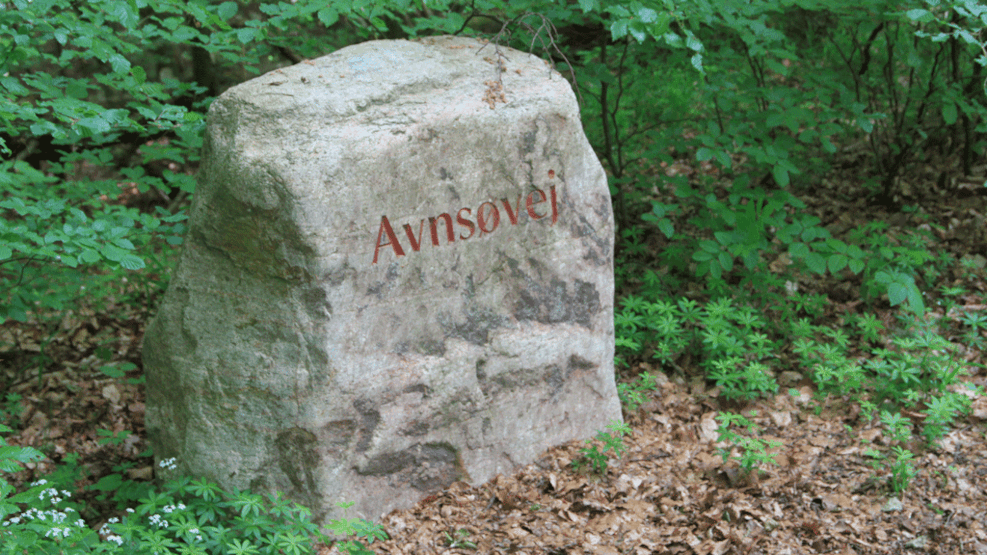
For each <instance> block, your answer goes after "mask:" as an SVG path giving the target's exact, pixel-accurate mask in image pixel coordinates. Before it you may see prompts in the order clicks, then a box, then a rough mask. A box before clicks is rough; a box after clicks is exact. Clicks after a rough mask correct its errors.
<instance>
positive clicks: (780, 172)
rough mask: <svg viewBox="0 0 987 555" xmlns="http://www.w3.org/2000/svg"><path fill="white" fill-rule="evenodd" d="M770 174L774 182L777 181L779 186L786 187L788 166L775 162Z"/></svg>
mask: <svg viewBox="0 0 987 555" xmlns="http://www.w3.org/2000/svg"><path fill="white" fill-rule="evenodd" d="M771 175H772V176H774V178H775V183H777V184H778V186H779V187H788V183H789V179H788V168H786V167H784V166H783V165H781V164H775V165H774V167H773V168H771Z"/></svg>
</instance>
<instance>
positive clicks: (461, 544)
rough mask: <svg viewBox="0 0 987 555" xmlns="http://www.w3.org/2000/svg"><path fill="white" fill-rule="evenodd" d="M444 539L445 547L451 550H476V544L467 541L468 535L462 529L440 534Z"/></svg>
mask: <svg viewBox="0 0 987 555" xmlns="http://www.w3.org/2000/svg"><path fill="white" fill-rule="evenodd" d="M442 534H443V535H444V536H445V539H446V545H447V546H448V547H450V548H452V549H457V548H458V549H476V544H475V543H473V542H471V541H469V536H470V533H469V531H468V530H464V529H462V528H460V529H458V530H456V531H454V532H453V533H452V534H450V533H449V532H443V533H442Z"/></svg>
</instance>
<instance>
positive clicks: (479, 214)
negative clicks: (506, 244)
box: [476, 202, 500, 233]
mask: <svg viewBox="0 0 987 555" xmlns="http://www.w3.org/2000/svg"><path fill="white" fill-rule="evenodd" d="M484 206H489V207H490V210H492V212H488V214H489V215H490V216H492V219H493V223H492V224H491V225H490V229H487V226H486V223H487V218H485V217H484V216H483V207H484ZM476 223H477V225H479V226H480V231H482V232H484V233H493V231H494V230H495V229H497V225H498V224H500V211H499V210H497V205H495V204H494V203H492V202H484V203H483V204H481V205H480V207H479V208H477V209H476Z"/></svg>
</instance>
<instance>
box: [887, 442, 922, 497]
mask: <svg viewBox="0 0 987 555" xmlns="http://www.w3.org/2000/svg"><path fill="white" fill-rule="evenodd" d="M891 450H892V451H893V452H894V461H893V462H890V461H889V464H888V470H889V472H890V476H889V477H888V485H890V486H891V489H892V490H893V491H894V492H895V493H896V494H901V493H903V492H904V491H905V490H906V489H908V486H909V485H910V484H911V483H912V480H913V479H914V478H915V476H917V475H918V471H917V470H916V469H915V465H914V464H913V463H912V460H913V459H914V458H915V455H914V454H913V453H912V452H911V451H909V450H907V449H905V448H903V447H901V446H895V447H893V448H892V449H891Z"/></svg>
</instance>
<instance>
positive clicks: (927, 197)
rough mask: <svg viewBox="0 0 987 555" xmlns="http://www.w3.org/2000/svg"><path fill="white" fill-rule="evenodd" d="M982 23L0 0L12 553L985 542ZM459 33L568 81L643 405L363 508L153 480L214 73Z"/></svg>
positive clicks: (5, 474) (835, 6)
mask: <svg viewBox="0 0 987 555" xmlns="http://www.w3.org/2000/svg"><path fill="white" fill-rule="evenodd" d="M985 27H987V7H984V6H983V5H982V4H981V3H979V2H976V1H973V0H924V1H923V0H901V1H890V0H853V1H850V0H827V1H825V2H821V1H817V0H765V1H763V2H754V3H750V2H746V1H741V0H724V1H717V2H707V1H704V0H641V1H637V0H635V1H627V0H619V1H615V2H600V1H598V0H578V1H564V0H559V1H550V0H523V1H512V2H503V1H500V0H472V1H470V2H461V1H451V0H426V1H423V2H418V1H416V2H412V1H411V0H395V1H393V2H382V3H375V2H368V1H365V0H340V1H332V2H326V1H323V0H320V1H315V0H297V1H293V2H274V1H269V2H255V1H222V2H221V1H216V2H212V1H207V0H191V1H182V2H178V1H174V0H100V1H92V2H75V1H71V0H14V1H11V2H0V31H2V32H0V90H2V96H0V97H2V100H0V103H2V104H0V107H2V108H0V115H2V116H3V117H2V118H0V151H2V153H3V156H2V160H0V185H2V186H0V553H2V554H18V555H20V554H23V553H32V554H33V553H51V554H55V553H59V554H60V553H162V554H163V553H169V554H170V553H174V554H178V553H210V554H211V553H222V554H227V553H231V554H260V553H272V554H273V553H291V554H300V553H313V552H348V553H368V552H376V553H431V552H443V553H449V552H452V553H455V552H469V551H477V552H484V553H554V554H574V553H697V554H708V553H717V554H725V553H743V554H750V553H830V552H843V553H912V552H915V553H921V552H933V553H987V529H985V526H984V522H987V513H985V509H984V507H985V506H987V503H985V499H984V492H985V491H987V474H985V471H984V467H983V465H982V464H980V463H981V461H982V460H983V458H984V456H985V444H987V405H985V400H984V396H983V393H984V387H985V385H987V369H985V366H984V364H985V358H984V350H985V344H987V271H985V265H987V258H985V256H987V221H985V215H987V159H985V151H987V148H985V147H987V72H985V70H984V66H985V65H987V50H985V44H987V34H985V30H984V29H985ZM434 34H462V35H470V36H480V37H484V38H486V39H488V40H491V41H492V42H494V43H497V44H504V45H510V46H512V47H515V48H519V49H522V50H527V51H531V52H534V53H536V54H538V55H541V56H543V57H545V58H546V59H549V60H551V61H552V62H553V63H554V64H555V65H556V68H557V69H559V71H560V72H562V73H563V74H565V75H567V76H568V78H569V79H571V82H572V84H573V87H574V89H575V90H576V92H577V95H578V98H579V100H580V105H581V109H582V113H583V124H584V127H585V128H586V131H587V135H588V136H589V138H590V141H591V143H592V144H593V146H594V148H595V150H596V152H597V154H598V156H599V158H600V159H601V161H602V162H603V164H604V166H605V168H606V170H607V173H608V177H609V180H610V185H611V192H612V196H613V200H614V213H615V216H616V223H617V230H618V231H617V250H616V265H615V272H616V278H617V285H618V298H617V304H616V315H615V329H616V333H617V338H616V341H617V366H618V375H617V378H618V382H619V384H620V394H621V401H622V403H623V407H624V409H625V413H624V415H625V422H624V423H613V424H611V425H610V426H609V427H607V428H606V429H603V430H600V433H599V434H598V435H597V436H596V437H595V438H591V439H589V440H588V441H586V442H575V443H573V444H570V445H566V446H562V447H559V448H556V449H553V450H551V451H549V452H547V453H545V454H544V456H543V457H542V458H541V459H539V460H538V461H537V462H536V463H535V464H533V465H531V466H529V467H527V468H525V469H523V470H522V471H520V472H519V473H517V474H515V475H513V476H501V477H498V478H497V479H495V480H494V481H492V482H491V483H489V484H485V485H480V486H469V485H467V484H455V485H454V486H452V487H451V488H449V489H448V490H446V491H443V492H441V493H438V494H436V495H435V496H432V497H430V498H428V499H425V500H423V501H422V502H421V503H419V505H417V506H416V507H415V508H414V509H412V510H409V511H403V512H396V513H392V514H390V515H388V516H387V517H385V518H384V519H383V521H382V522H379V523H371V522H368V521H365V520H363V519H361V518H359V517H360V516H361V515H350V518H345V519H341V520H338V521H335V522H334V523H332V524H333V526H332V530H331V532H333V533H335V535H334V536H333V535H328V532H330V531H329V530H325V529H323V530H319V528H318V527H317V526H315V525H314V524H313V523H312V522H311V519H310V517H309V515H308V513H307V511H306V510H305V509H304V508H302V507H298V506H297V505H295V504H293V503H291V502H289V501H286V500H284V499H282V498H280V497H278V496H270V497H265V496H260V495H256V494H254V493H251V492H239V491H237V492H226V491H222V490H219V489H218V488H217V487H216V486H214V485H212V484H209V483H208V482H205V481H202V480H198V479H195V478H190V479H188V480H182V481H178V482H169V483H158V482H155V481H154V475H155V468H154V466H153V465H152V464H151V458H150V455H151V453H150V452H149V450H148V447H147V443H146V437H145V433H144V428H143V414H144V406H143V399H144V393H143V381H144V378H143V374H142V368H141V361H140V340H141V336H142V333H143V329H144V326H145V325H146V323H147V320H148V318H149V317H150V316H151V315H152V314H153V312H154V309H155V306H156V303H157V302H158V300H159V299H160V297H161V294H162V293H163V291H164V290H165V288H166V287H167V283H168V276H169V272H170V270H171V267H172V266H173V264H174V262H175V259H176V253H177V249H179V248H180V245H181V242H182V236H183V234H184V232H185V228H184V224H183V222H184V219H185V210H186V209H187V207H188V203H189V199H190V197H191V195H194V190H195V179H194V174H195V171H196V169H197V166H198V162H199V156H200V153H199V151H200V148H201V144H202V131H203V129H204V117H205V113H206V110H207V109H208V106H209V103H210V102H211V100H212V99H213V98H215V96H216V95H218V94H220V93H222V91H223V90H225V89H226V88H228V87H229V86H232V85H234V84H236V83H238V82H242V81H244V80H246V79H248V78H250V77H252V76H254V75H257V74H260V73H263V72H266V71H270V70H273V69H276V68H278V67H282V66H284V65H289V64H293V63H298V62H302V61H304V60H306V59H310V58H314V57H318V56H320V55H324V54H327V53H330V52H332V51H333V50H335V49H337V48H339V47H342V46H345V45H347V44H352V43H355V42H359V41H363V40H367V39H374V38H391V39H397V38H414V37H417V36H426V35H434ZM505 94H506V96H507V97H508V99H509V95H510V91H506V92H505ZM164 464H169V463H168V462H167V461H165V462H164ZM340 501H341V502H344V501H345V500H340ZM340 538H342V539H340Z"/></svg>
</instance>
